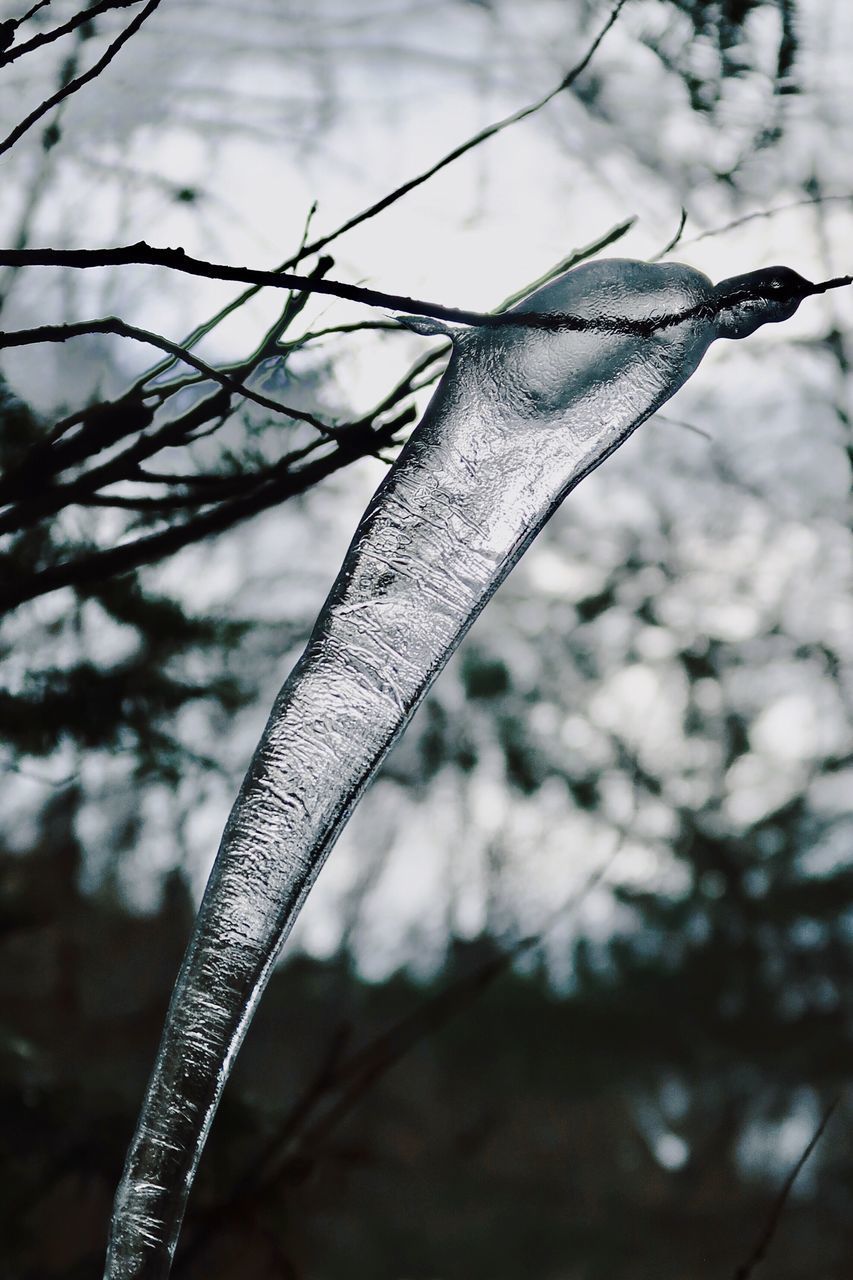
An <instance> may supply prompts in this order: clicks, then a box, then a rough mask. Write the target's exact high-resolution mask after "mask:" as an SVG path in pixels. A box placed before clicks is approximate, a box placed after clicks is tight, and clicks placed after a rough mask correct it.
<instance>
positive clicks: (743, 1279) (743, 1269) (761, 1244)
mask: <svg viewBox="0 0 853 1280" xmlns="http://www.w3.org/2000/svg"><path fill="white" fill-rule="evenodd" d="M837 1106H838V1098H834V1099H833V1101H832V1102H831V1103H830V1104H829V1106H828V1107H827V1109H826V1111H825V1112H824V1113H823V1118H822V1119H821V1122H820V1124H819V1125H818V1127H817V1129H815V1131H814V1133H813V1134H812V1137H811V1139H810V1141H809V1143H808V1145H807V1146H806V1149H805V1150H804V1151H803V1154H802V1155H801V1156H800V1158H799V1159H798V1160H797V1162H796V1164H795V1165H794V1167H793V1168H792V1169H791V1171H790V1173H789V1174H788V1176H787V1178H786V1179H785V1181H784V1182H783V1183H782V1186H781V1189H780V1191H779V1194H778V1195H777V1197H776V1199H775V1200H774V1202H773V1205H772V1207H771V1209H770V1213H769V1214H768V1215H767V1221H766V1222H765V1224H764V1227H763V1228H762V1230H761V1233H760V1235H759V1237H758V1239H757V1240H756V1242H755V1244H754V1245H753V1247H752V1250H751V1251H750V1253H749V1256H748V1257H747V1259H746V1261H745V1262H742V1263H740V1265H739V1266H738V1267H736V1268H735V1271H734V1276H733V1280H748V1277H749V1276H751V1275H752V1273H753V1271H754V1270H755V1268H756V1267H757V1266H758V1264H759V1263H760V1262H763V1261H764V1258H765V1256H766V1254H767V1250H768V1249H769V1248H770V1245H771V1243H772V1241H773V1237H774V1236H775V1234H776V1231H777V1230H778V1227H779V1222H780V1221H781V1218H782V1214H783V1213H784V1211H785V1205H786V1204H787V1201H788V1197H789V1195H790V1194H791V1191H792V1189H793V1186H794V1183H795V1182H796V1181H797V1178H798V1177H799V1176H800V1173H801V1172H802V1170H803V1168H804V1166H805V1164H806V1162H807V1161H808V1159H809V1157H810V1156H811V1154H812V1152H813V1151H814V1149H815V1147H816V1146H817V1144H818V1143H819V1142H820V1140H821V1138H822V1137H823V1133H824V1130H825V1129H826V1126H827V1125H828V1124H829V1121H830V1120H831V1119H832V1115H833V1112H834V1111H835V1109H836V1107H837Z"/></svg>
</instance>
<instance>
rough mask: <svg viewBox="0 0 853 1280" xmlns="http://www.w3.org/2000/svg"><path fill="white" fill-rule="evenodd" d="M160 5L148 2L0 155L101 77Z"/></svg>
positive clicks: (0, 144)
mask: <svg viewBox="0 0 853 1280" xmlns="http://www.w3.org/2000/svg"><path fill="white" fill-rule="evenodd" d="M159 5H160V0H148V3H147V5H146V6H145V8H144V9H141V10H140V12H139V13H137V14H136V16H135V17H133V18H131V20H130V22H129V23H128V24H127V26H126V27H125V28H124V30H123V31H122V32H121V34H120V35H118V36H116V38H115V40H113V42H112V43H111V44H110V45H108V47H107V48H106V49H105V50H104V52H103V54H102V55H101V57H100V58H99V59H98V61H97V62H96V63H94V64H93V65H92V66H91V67H90V68H89V70H88V71H84V72H83V73H82V75H79V76H77V77H76V78H75V79H74V80H69V81H68V84H65V85H63V86H62V88H61V89H57V91H56V93H54V94H52V95H51V96H50V97H49V98H45V100H44V102H42V103H40V104H39V105H38V106H37V107H36V108H35V110H34V111H31V112H30V114H29V115H28V116H25V118H24V119H23V120H22V121H21V122H20V124H17V125H15V128H14V129H13V130H12V131H11V133H9V134H7V136H6V137H5V138H4V139H3V141H2V142H0V155H3V154H4V153H5V152H7V151H10V150H11V149H12V147H14V145H15V143H16V142H17V141H18V139H19V138H21V137H23V135H24V134H25V133H26V132H27V130H28V129H31V128H32V127H33V125H34V124H37V123H38V122H39V120H41V118H42V116H45V115H47V113H48V111H52V110H53V108H54V107H56V106H58V105H59V104H60V102H64V101H65V99H66V98H70V96H71V94H72V93H76V92H77V90H78V89H82V88H83V86H84V85H86V84H88V83H89V82H90V81H91V80H94V79H95V78H96V77H97V76H99V75H100V74H101V72H102V71H103V70H104V69H105V68H106V67H108V66H109V64H110V63H111V62H112V60H113V58H114V57H115V56H116V54H117V53H118V51H119V50H120V49H121V47H122V45H125V44H127V42H128V40H129V39H130V38H131V36H133V35H135V34H136V32H137V31H138V30H139V28H140V27H141V26H142V24H143V22H144V21H145V19H146V18H149V17H150V16H151V14H152V13H153V12H154V10H155V9H157V8H158V7H159Z"/></svg>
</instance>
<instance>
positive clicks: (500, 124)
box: [283, 0, 627, 270]
mask: <svg viewBox="0 0 853 1280" xmlns="http://www.w3.org/2000/svg"><path fill="white" fill-rule="evenodd" d="M626 3H627V0H617V3H616V4H615V5H614V6H613V9H612V10H611V12H610V16H609V17H608V19H607V21H606V22H605V23H604V26H603V27H602V28H601V30H600V31H599V33H598V35H597V36H596V37H595V39H594V40H593V41H592V43H591V44H590V46H589V48H588V49H587V51H586V53H585V54H584V55H583V57H582V58H581V59H580V61H579V62H577V63H576V64H575V65H574V66H573V67H572V68H571V70H570V71H567V72H566V74H565V75H564V76H563V78H562V79H561V80H560V81H559V83H558V84H556V85H554V87H553V89H549V90H548V92H547V93H546V94H545V95H544V96H543V97H541V98H538V99H537V100H536V102H532V103H530V104H529V105H528V106H526V107H521V108H519V110H518V111H513V112H511V113H510V115H508V116H504V118H503V119H502V120H497V121H495V122H494V123H493V124H489V125H486V127H485V128H484V129H480V130H479V132H477V133H475V134H473V136H472V137H470V138H468V139H467V141H465V142H462V143H460V144H459V146H458V147H454V148H453V149H452V151H448V152H447V154H446V155H444V156H442V157H441V159H440V160H437V161H436V162H435V164H433V165H430V167H429V168H428V169H425V170H424V171H423V173H419V174H418V175H417V176H416V177H414V178H410V179H409V180H408V182H404V183H402V185H401V186H399V187H396V188H395V189H394V190H393V191H391V192H389V193H388V195H386V196H383V197H382V199H381V200H377V201H375V203H374V204H372V205H369V206H368V208H366V209H363V210H362V211H361V213H357V214H356V215H355V216H354V217H352V218H349V219H348V220H347V221H346V222H344V223H342V224H341V225H340V226H339V227H338V228H337V229H336V230H335V231H331V232H329V234H328V235H326V236H320V237H319V239H317V240H313V241H312V242H311V243H310V244H307V245H303V247H302V248H301V249H300V251H299V253H298V255H295V256H294V257H293V258H290V259H289V260H288V261H287V262H285V263H284V264H283V269H284V270H286V269H287V268H288V267H292V266H295V265H296V263H297V262H299V261H301V259H302V258H306V257H308V256H309V255H310V254H312V253H318V252H319V251H320V249H324V248H325V247H326V245H328V244H331V243H332V241H333V240H337V239H338V237H339V236H342V235H344V234H345V233H346V232H347V231H352V229H353V228H354V227H358V226H360V225H361V223H362V222H367V220H368V219H369V218H375V217H376V215H377V214H379V213H383V212H384V211H385V210H386V209H387V208H388V207H389V206H390V205H392V204H396V202H397V201H398V200H400V199H402V197H403V196H406V195H408V194H409V192H410V191H414V189H415V188H416V187H420V186H422V185H423V184H424V183H425V182H428V181H429V180H430V178H433V177H435V175H436V174H437V173H440V172H441V170H442V169H446V168H447V166H448V165H449V164H453V162H454V161H455V160H459V159H460V157H461V156H464V155H466V154H467V153H468V152H469V151H472V150H473V149H474V147H478V146H480V144H481V143H483V142H487V141H488V140H489V138H494V137H495V136H496V135H497V134H499V133H503V131H504V129H509V128H510V127H511V126H512V125H514V124H519V123H520V122H521V121H522V120H527V119H528V117H529V116H532V115H535V114H536V112H537V111H541V110H542V108H543V107H546V106H547V105H548V103H549V102H552V101H553V99H554V98H556V97H557V96H558V95H559V94H561V93H564V92H565V90H566V89H568V88H570V87H571V85H573V84H574V83H575V81H576V80H577V78H578V77H579V76H580V75H582V74H583V72H584V71H586V69H587V67H588V66H589V64H590V62H591V61H592V59H593V58H594V57H595V55H596V53H597V52H598V48H599V46H600V44H601V42H602V41H603V40H604V37H605V36H606V35H607V33H608V32H609V31H610V29H611V27H613V26H614V24H615V23H616V20H617V19H618V17H619V14H620V13H621V12H622V10H623V9H624V7H625V5H626Z"/></svg>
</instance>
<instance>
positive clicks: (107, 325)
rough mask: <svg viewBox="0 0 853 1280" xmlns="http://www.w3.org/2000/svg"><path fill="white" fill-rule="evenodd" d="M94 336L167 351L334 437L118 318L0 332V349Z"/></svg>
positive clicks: (318, 423)
mask: <svg viewBox="0 0 853 1280" xmlns="http://www.w3.org/2000/svg"><path fill="white" fill-rule="evenodd" d="M96 333H114V334H116V335H117V336H119V337H121V338H132V339H133V340H134V341H135V342H144V343H146V344H147V345H148V346H151V347H158V348H159V349H160V350H161V351H168V352H169V354H170V355H173V356H174V357H175V359H176V360H182V361H183V362H184V363H185V364H188V365H191V366H192V367H193V368H194V369H197V370H198V371H199V373H202V374H203V375H204V377H205V378H209V379H210V380H211V381H212V382H218V383H219V385H220V386H221V387H224V388H225V389H226V390H227V391H231V392H232V393H233V394H234V395H239V396H244V397H245V399H247V400H252V401H253V402H254V403H255V404H259V405H260V406H261V407H262V408H264V409H270V410H272V412H273V413H281V414H284V415H285V416H286V417H288V418H296V419H297V420H298V421H299V422H307V423H308V424H309V425H310V426H312V427H316V429H317V430H318V431H322V432H323V433H324V435H327V436H330V437H331V436H333V435H334V434H335V431H336V428H335V427H334V426H332V425H331V424H330V423H328V422H323V421H322V420H321V419H320V418H317V417H315V416H314V414H313V413H307V412H306V411H305V410H304V409H292V408H289V407H288V406H287V405H284V404H281V403H280V402H279V401H278V400H271V399H270V397H269V396H265V395H261V394H260V393H259V392H257V391H252V390H251V389H250V388H249V387H247V386H245V385H244V384H243V383H242V382H240V381H239V380H238V379H236V378H233V377H231V375H230V374H228V373H222V372H220V370H219V369H214V368H213V366H212V365H209V364H206V363H205V361H204V360H200V359H199V357H198V356H196V355H193V353H192V352H191V351H187V350H186V349H185V348H184V347H181V346H178V344H177V343H176V342H171V341H170V340H169V339H168V338H164V337H163V336H162V335H161V334H159V333H152V332H151V331H150V330H148V329H140V328H139V327H138V326H137V325H133V324H128V323H127V322H126V321H125V320H120V319H119V318H118V317H117V316H105V317H103V318H102V319H98V320H80V321H77V322H76V323H74V324H45V325H39V326H38V327H37V328H35V329H17V330H5V331H3V330H0V349H2V348H3V347H27V346H34V345H36V344H37V343H41V342H68V340H69V339H70V338H81V337H85V336H87V335H89V334H96Z"/></svg>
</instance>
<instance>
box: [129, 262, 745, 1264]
mask: <svg viewBox="0 0 853 1280" xmlns="http://www.w3.org/2000/svg"><path fill="white" fill-rule="evenodd" d="M727 284H731V282H727ZM730 292H731V291H730ZM754 292H755V291H754V290H753V293H754ZM726 297H728V295H726ZM751 300H754V299H752V297H751V295H750V296H749V298H746V300H744V298H741V303H742V305H744V306H746V305H747V303H748V302H750V301H751ZM719 301H720V295H719V294H718V293H716V292H715V290H714V288H713V286H712V285H711V282H710V281H709V280H708V279H707V277H706V276H704V275H702V274H701V273H700V272H698V271H694V270H692V269H691V268H690V267H686V266H679V265H677V264H663V265H650V264H648V263H643V262H632V261H627V260H621V259H618V260H610V261H599V262H590V263H588V264H586V265H584V266H581V267H578V268H576V269H575V270H573V271H570V272H568V273H567V274H565V275H564V276H562V277H560V278H559V279H557V280H555V281H553V282H552V283H550V284H547V285H545V286H544V287H543V288H541V289H538V290H537V291H536V292H535V293H532V294H531V295H530V296H529V297H527V298H525V299H524V300H523V301H522V302H521V303H520V304H519V305H518V306H517V307H516V308H515V313H516V314H518V315H519V316H520V317H523V316H524V315H526V314H534V313H535V314H543V313H545V314H559V315H570V316H572V317H574V319H575V321H578V320H580V321H582V322H583V321H585V320H587V319H588V320H589V322H590V324H591V325H592V326H593V327H591V328H590V329H589V330H585V329H583V328H582V327H581V328H578V326H577V323H574V325H573V327H559V326H558V327H551V328H549V327H544V326H539V327H536V326H535V325H531V326H528V325H526V324H519V325H513V324H508V325H501V326H500V327H495V328H492V327H484V328H479V329H470V330H466V331H462V332H458V333H457V334H456V337H455V341H454V347H453V353H452V355H451V358H450V363H449V365H448V368H447V371H446V372H445V374H444V377H443V378H442V380H441V382H440V384H439V386H438V388H437V390H436V392H435V395H434V396H433V399H432V401H431V403H430V405H429V407H428V409H427V411H426V414H425V415H424V419H423V421H422V422H421V424H420V426H419V427H418V429H417V430H416V431H415V432H414V434H413V435H412V438H411V439H410V441H409V443H408V444H407V445H406V447H405V448H404V449H403V451H402V453H401V455H400V457H399V459H398V461H397V462H396V464H395V465H394V467H393V468H392V469H391V470H390V472H389V473H388V475H387V476H386V478H385V480H384V481H383V483H382V484H381V485H380V487H379V489H378V490H377V492H376V494H375V496H374V498H373V499H372V501H371V502H370V505H369V506H368V508H367V511H366V512H365V514H364V516H363V518H362V520H361V522H360V524H359V526H358V529H357V531H356V534H355V537H354V538H353V541H352V544H351V546H350V548H349V551H348V552H347V555H346V558H345V560H344V563H343V566H342V568H341V571H340V573H339V575H338V578H337V580H336V581H335V583H334V585H333V587H332V589H331V592H330V594H329V597H328V599H327V600H326V603H325V604H324V606H323V608H322V610H321V612H320V615H319V617H318V619H317V622H316V625H315V628H314V631H313V633H312V635H311V638H310V640H309V642H308V645H307V648H306V650H305V652H304V654H303V655H302V657H301V658H300V660H299V662H298V663H297V665H296V667H295V668H294V670H293V672H292V674H291V675H290V677H289V678H288V680H287V681H286V683H285V685H284V687H283V688H282V690H281V693H280V694H279V696H278V698H277V699H276V702H275V705H274V707H273V710H272V713H271V715H270V718H269V722H268V724H267V727H266V730H265V732H264V735H263V737H262V739H261V742H260V744H259V746H258V749H257V752H256V754H255V757H254V759H253V761H252V764H251V766H250V768H249V771H248V773H247V775H246V779H245V781H244V783H243V785H242V787H241V789H240V793H239V796H238V797H237V801H236V803H235V805H234V809H233V811H232V813H231V816H230V818H229V820H228V824H227V826H226V829H225V833H224V835H223V838H222V844H221V846H220V849H219V853H218V855H217V858H216V862H215V864H214V867H213V871H212V872H211V876H210V880H209V883H208V886H207V890H206V892H205V895H204V900H203V902H202V905H201V909H200V911H199V916H198V921H197V923H196V927H195V930H194V933H193V936H192V939H191V941H190V945H189V948H188V951H187V954H186V957H185V959H184V963H183V966H182V968H181V972H180V974H179V976H178V980H177V984H176V987H175V991H174V994H173V996H172V1002H171V1005H170V1008H169V1013H168V1017H167V1020H166V1026H165V1030H164V1033H163V1039H162V1042H161V1045H160V1049H159V1052H158V1055H157V1060H156V1064H155V1067H154V1072H153V1075H152V1078H151V1082H150V1084H149V1087H148V1092H147V1095H146V1098H145V1102H144V1105H143V1109H142V1113H141V1117H140V1121H139V1126H138V1129H137V1131H136V1134H135V1136H134V1139H133V1142H132V1145H131V1147H130V1151H129V1154H128V1157H127V1162H126V1165H125V1170H124V1174H123V1177H122V1181H121V1184H120V1187H119V1190H118V1193H117V1196H116V1202H115V1208H114V1215H113V1222H112V1234H111V1240H110V1246H109V1255H108V1260H107V1271H106V1274H107V1276H108V1277H109V1278H110V1280H131V1277H133V1278H134V1280H139V1278H141V1277H145V1278H146V1280H150V1278H151V1277H163V1276H165V1275H167V1273H168V1270H169V1266H170V1261H171V1257H172V1253H173V1250H174V1247H175V1242H176V1240H177V1236H178V1231H179V1228H180V1223H181V1218H182V1216H183V1211H184V1206H185V1202H186V1197H187V1194H188V1191H189V1188H190V1185H191V1182H192V1179H193V1175H194V1172H195V1168H196V1165H197V1162H198V1159H199V1155H200V1153H201V1149H202V1146H203V1144H204V1140H205V1137H206V1134H207V1131H208V1128H209V1126H210V1123H211V1120H212V1118H213V1114H214V1111H215V1109H216V1106H217V1103H218V1100H219V1096H220V1093H221V1091H222V1088H223V1085H224V1084H225V1081H226V1079H227V1077H228V1073H229V1071H230V1067H231V1064H232V1062H233V1059H234V1056H235V1054H236V1053H237V1050H238V1048H239V1045H240V1042H241V1040H242V1037H243V1034H244V1032H245V1029H246V1027H247V1025H248V1023H249V1021H250V1019H251V1017H252V1013H253V1011H254V1008H255V1005H256V1004H257V1001H258V999H259V998H260V995H261V993H262V991H263V989H264V986H265V984H266V981H267V978H268V975H269V972H270V969H271V967H272V965H273V963H274V961H275V959H276V956H277V954H278V951H279V949H280V947H281V944H282V942H283V941H284V939H285V937H286V936H287V933H288V931H289V930H290V927H291V925H292V923H293V920H294V918H295V916H296V914H297V913H298V911H299V908H300V907H301V905H302V902H303V900H304V898H305V896H306V894H307V893H308V891H309V889H310V888H311V885H312V884H313V882H314V879H315V877H316V875H317V873H318V871H319V870H320V867H321V866H322V864H323V861H324V860H325V857H326V855H327V853H328V851H329V849H330V848H331V846H332V845H333V843H334V841H335V839H336V838H337V836H338V834H339V832H340V830H341V828H342V827H343V825H344V823H345V822H346V820H347V818H348V816H349V814H350V812H351V811H352V809H353V806H354V805H355V804H356V802H357V801H358V798H359V796H360V794H361V792H362V790H363V788H364V787H365V785H366V784H367V782H368V781H369V780H370V778H371V777H372V776H373V774H374V773H375V771H376V769H377V767H378V766H379V764H380V763H381V761H382V759H383V758H384V756H385V754H386V752H387V751H388V749H389V747H390V746H391V744H392V743H393V742H394V740H395V738H396V737H397V735H398V734H399V733H400V732H401V731H402V729H403V728H404V726H405V725H406V723H407V722H408V720H409V718H410V716H411V715H412V713H413V711H414V709H415V708H416V707H417V705H418V703H419V702H420V700H421V698H422V697H423V695H424V693H425V691H426V690H427V688H428V687H429V685H430V684H431V683H432V681H433V680H434V678H435V676H436V675H437V674H438V672H439V671H440V670H441V668H442V667H443V666H444V664H445V662H446V661H447V659H448V657H449V656H450V654H451V653H452V652H453V650H454V649H455V648H456V646H457V645H458V643H459V641H460V640H461V638H462V636H463V635H464V634H465V632H466V631H467V629H468V627H469V626H470V625H471V623H472V622H473V620H474V619H475V618H476V616H477V614H478V613H479V612H480V610H481V609H482V608H483V606H484V605H485V603H486V602H487V601H488V599H489V597H490V596H491V595H492V593H493V592H494V591H495V589H496V588H497V586H498V585H499V584H500V582H501V581H502V579H503V578H504V577H505V576H506V574H507V573H508V572H509V570H510V569H511V568H512V566H513V564H514V563H515V562H516V560H517V559H518V557H519V556H520V555H521V554H522V552H523V551H524V549H525V548H526V547H527V546H528V544H529V543H530V542H531V541H532V539H533V538H534V537H535V535H536V534H537V533H538V531H539V530H540V529H541V528H542V526H543V524H544V523H545V521H546V520H547V519H548V517H549V516H550V515H551V513H552V512H553V511H554V509H555V508H556V507H557V506H558V505H559V503H560V502H561V501H562V500H563V498H564V497H565V496H566V494H567V493H568V492H569V491H570V490H571V489H572V488H573V486H574V485H576V484H577V483H578V481H579V480H581V479H582V478H583V477H584V476H585V475H586V474H587V473H588V472H590V471H592V470H593V468H594V467H596V466H598V465H599V463H600V462H602V461H603V460H604V458H606V457H607V455H608V454H609V453H611V452H612V451H613V450H614V449H616V448H617V447H618V446H619V445H620V444H621V443H622V442H623V441H624V440H626V439H627V437H628V436H629V435H630V434H631V432H632V431H634V430H635V429H636V428H637V427H638V426H639V425H640V423H641V422H643V421H644V420H645V419H646V418H648V417H649V415H650V414H652V413H653V412H654V411H655V410H656V409H658V408H659V407H660V406H661V405H662V404H663V403H664V402H665V401H666V400H668V399H669V397H670V396H672V395H673V393H674V392H675V391H677V390H678V388H679V387H680V386H681V385H682V383H684V382H685V381H686V379H687V378H689V377H690V375H691V374H692V373H693V371H694V370H695V368H696V366H697V365H698V364H699V362H700V360H701V359H702V356H703V355H704V353H705V351H706V350H707V348H708V346H709V344H710V343H711V342H712V341H713V339H714V338H715V337H717V336H721V335H722V334H723V333H724V332H725V331H726V325H728V326H729V328H732V327H735V328H736V327H737V326H738V325H739V324H741V321H740V320H738V321H737V322H735V321H733V320H726V321H724V322H722V324H721V323H720V322H719V315H720V314H721V311H720V309H719V306H718V305H717V304H718V303H719ZM724 301H725V299H724ZM765 301H766V300H765ZM682 315H683V318H680V319H679V317H682ZM660 316H665V317H668V320H667V323H666V325H665V326H661V327H657V328H656V327H655V320H656V317H660ZM750 316H752V312H750ZM673 317H675V318H676V319H675V320H673ZM602 320H604V321H605V325H604V330H603V329H602V325H601V323H600V322H601V321H602ZM610 322H613V324H612V325H611V329H610V330H608V329H607V324H608V323H610ZM623 322H628V323H623ZM596 323H597V325H598V327H596ZM750 323H751V320H750ZM614 325H615V327H616V328H617V329H619V328H620V326H621V331H618V332H616V331H612V330H613V327H614ZM632 325H635V326H636V327H635V328H632ZM743 325H744V326H745V327H746V328H748V325H747V323H746V321H743ZM727 336H732V335H731V334H728V333H727ZM282 1034H291V1035H293V1034H295V1035H298V1034H299V1028H298V1027H291V1028H286V1029H283V1032H282Z"/></svg>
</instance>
